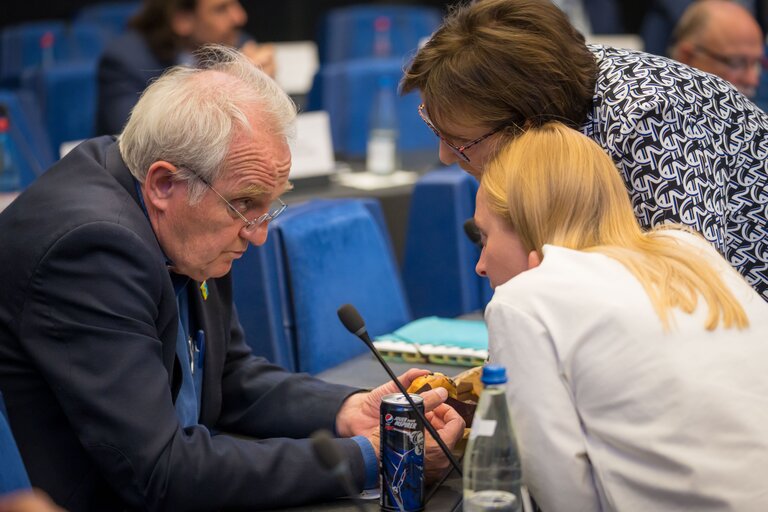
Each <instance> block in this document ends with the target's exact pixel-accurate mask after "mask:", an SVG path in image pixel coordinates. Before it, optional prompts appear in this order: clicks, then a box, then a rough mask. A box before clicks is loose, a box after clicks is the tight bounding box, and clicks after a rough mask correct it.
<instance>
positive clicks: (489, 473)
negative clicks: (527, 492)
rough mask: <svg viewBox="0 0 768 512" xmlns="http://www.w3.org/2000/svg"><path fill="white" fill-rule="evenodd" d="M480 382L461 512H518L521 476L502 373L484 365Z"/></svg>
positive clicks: (493, 366)
mask: <svg viewBox="0 0 768 512" xmlns="http://www.w3.org/2000/svg"><path fill="white" fill-rule="evenodd" d="M482 382H483V384H484V386H485V388H484V390H483V392H482V394H481V395H480V401H479V402H478V404H477V409H476V410H475V418H474V420H473V421H472V431H471V433H470V435H469V443H468V444H467V449H466V454H465V456H464V512H487V511H491V510H493V511H499V512H500V511H504V512H519V511H522V510H523V506H522V503H523V501H522V496H521V491H520V485H521V483H522V482H521V478H522V475H521V472H520V457H519V456H518V451H517V443H516V442H515V435H514V432H513V430H512V421H511V420H510V418H509V410H508V409H507V398H506V394H505V393H504V384H505V383H506V382H507V373H506V370H505V369H504V367H503V366H497V365H486V366H485V367H484V368H483V376H482Z"/></svg>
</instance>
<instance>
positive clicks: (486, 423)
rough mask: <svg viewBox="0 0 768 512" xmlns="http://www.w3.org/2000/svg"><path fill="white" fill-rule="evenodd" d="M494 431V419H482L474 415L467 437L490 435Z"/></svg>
mask: <svg viewBox="0 0 768 512" xmlns="http://www.w3.org/2000/svg"><path fill="white" fill-rule="evenodd" d="M494 432H496V420H484V419H483V418H478V417H475V419H474V421H473V422H472V430H471V431H470V432H469V438H470V439H474V438H476V437H491V436H492V435H493V433H494Z"/></svg>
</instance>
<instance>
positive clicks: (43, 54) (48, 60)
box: [40, 31, 56, 68]
mask: <svg viewBox="0 0 768 512" xmlns="http://www.w3.org/2000/svg"><path fill="white" fill-rule="evenodd" d="M55 42H56V38H55V36H54V35H53V32H51V31H48V32H45V33H44V34H43V35H42V36H41V37H40V65H41V66H42V67H44V68H48V67H51V66H52V65H53V45H54V43H55Z"/></svg>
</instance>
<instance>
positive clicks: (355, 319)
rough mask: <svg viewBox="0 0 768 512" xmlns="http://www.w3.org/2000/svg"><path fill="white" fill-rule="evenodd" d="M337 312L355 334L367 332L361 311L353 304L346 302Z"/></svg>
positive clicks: (342, 321)
mask: <svg viewBox="0 0 768 512" xmlns="http://www.w3.org/2000/svg"><path fill="white" fill-rule="evenodd" d="M336 313H337V314H338V315H339V320H341V323H342V324H344V327H346V329H347V330H348V331H349V332H351V333H352V334H354V335H355V336H360V333H363V332H365V322H364V321H363V317H361V316H360V313H358V312H357V309H355V306H353V305H352V304H344V305H343V306H341V307H340V308H339V309H338V311H336Z"/></svg>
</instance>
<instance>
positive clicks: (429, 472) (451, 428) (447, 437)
mask: <svg viewBox="0 0 768 512" xmlns="http://www.w3.org/2000/svg"><path fill="white" fill-rule="evenodd" d="M427 373H429V371H427V370H418V369H415V368H414V369H410V370H408V371H407V372H405V373H404V374H403V375H401V376H400V377H398V380H399V381H400V383H401V384H402V385H403V386H404V387H405V388H406V389H407V388H408V386H410V384H411V382H412V381H413V380H414V379H416V378H417V377H420V376H422V375H426V374H427ZM398 392H399V390H398V389H397V386H395V383H394V382H388V383H386V384H384V385H382V386H379V387H377V388H376V389H374V390H373V391H371V392H369V393H358V394H355V395H352V396H350V397H349V398H347V400H346V401H345V402H344V404H343V405H342V407H341V409H340V410H339V414H338V415H337V416H336V432H338V433H339V435H340V436H344V437H348V436H354V435H363V436H365V437H367V438H368V440H370V441H371V444H373V448H374V451H375V452H376V456H377V457H379V445H380V439H379V407H380V405H381V398H382V397H383V396H385V395H388V394H391V393H398ZM421 397H422V398H423V399H424V410H425V411H426V416H427V420H428V421H429V422H430V423H431V424H432V426H434V427H435V430H437V433H438V434H439V435H440V437H441V438H442V439H443V442H445V444H446V445H447V446H448V448H449V449H450V448H453V447H454V446H455V445H456V443H457V442H458V441H459V440H460V439H461V437H462V435H463V434H464V420H463V419H461V416H459V414H458V413H457V412H456V411H455V410H454V409H453V408H452V407H449V406H447V405H445V404H444V403H443V402H444V401H445V399H446V398H448V392H447V391H446V390H445V389H443V388H437V389H433V390H430V391H426V392H424V393H422V394H421ZM425 434H426V437H425V452H424V472H425V477H426V480H427V482H428V483H429V482H432V481H434V480H436V479H437V478H439V477H440V476H441V475H442V474H443V472H444V471H445V470H446V468H448V466H449V465H450V461H449V460H448V459H447V458H446V456H445V455H444V454H443V452H442V450H440V446H439V445H438V444H437V441H435V440H434V439H433V438H432V436H431V435H429V432H426V429H425Z"/></svg>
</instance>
